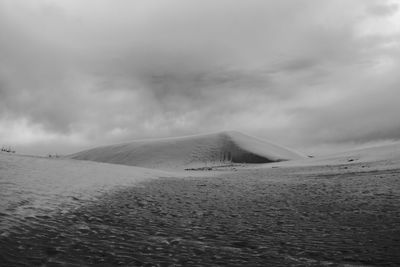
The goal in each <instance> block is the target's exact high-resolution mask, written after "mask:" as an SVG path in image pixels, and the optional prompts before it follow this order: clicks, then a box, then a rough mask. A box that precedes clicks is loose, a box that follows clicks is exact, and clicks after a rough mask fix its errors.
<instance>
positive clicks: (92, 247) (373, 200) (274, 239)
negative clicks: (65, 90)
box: [0, 163, 400, 266]
mask: <svg viewBox="0 0 400 267" xmlns="http://www.w3.org/2000/svg"><path fill="white" fill-rule="evenodd" d="M377 169H379V168H378V166H374V164H371V163H370V164H368V165H361V164H350V165H346V166H345V165H338V166H319V167H296V168H264V169H250V170H239V171H237V172H229V173H223V172H221V175H217V176H216V177H199V178H193V177H191V178H183V179H182V178H176V179H171V178H164V179H158V180H152V181H150V182H145V183H142V184H141V186H139V187H138V186H136V187H134V186H132V187H129V188H126V189H122V190H119V191H117V192H111V193H108V194H104V195H103V196H102V197H101V200H100V201H96V202H87V204H86V205H83V206H81V207H79V208H77V209H75V210H70V211H69V212H66V213H65V212H64V213H59V214H55V215H52V216H40V217H35V218H33V219H32V221H31V222H30V223H29V224H27V225H21V226H18V227H19V228H18V229H17V230H15V231H13V232H12V233H11V234H7V235H4V236H1V238H0V249H1V252H2V253H1V254H0V261H1V262H2V263H3V266H35V265H38V266H84V265H94V266H111V265H121V266H215V265H227V266H400V254H399V248H400V201H399V197H400V169H398V168H394V167H393V168H385V169H384V170H377ZM201 174H202V172H198V175H199V176H200V175H201Z"/></svg>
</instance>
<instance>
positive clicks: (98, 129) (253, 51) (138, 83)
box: [0, 0, 400, 154]
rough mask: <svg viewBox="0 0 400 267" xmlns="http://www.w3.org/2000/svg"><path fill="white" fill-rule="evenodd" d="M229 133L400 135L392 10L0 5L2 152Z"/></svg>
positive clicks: (308, 144) (395, 9) (100, 1)
mask: <svg viewBox="0 0 400 267" xmlns="http://www.w3.org/2000/svg"><path fill="white" fill-rule="evenodd" d="M224 129H233V130H239V131H242V132H245V133H248V134H251V135H255V136H258V137H260V138H266V139H268V140H270V141H273V142H276V143H279V144H283V145H286V146H289V147H292V148H295V149H298V150H301V151H305V152H306V153H325V152H326V151H327V150H329V149H333V150H335V149H336V150H337V149H349V148H353V147H354V146H359V145H365V144H376V143H381V142H383V143H385V142H390V141H391V140H398V139H400V2H399V1H384V0H376V1H373V0H370V1H369V0H330V1H328V0H327V1H321V0H304V1H303V0H287V1H286V0H276V1H267V0H259V1H258V0H243V1H241V0H237V1H232V0H130V1H128V0H65V1H61V0H58V1H56V0H35V1H31V0H26V1H24V0H0V145H3V144H4V145H11V146H13V147H15V148H16V149H17V151H18V152H22V153H34V154H35V153H37V154H46V153H59V154H65V153H70V152H75V151H79V150H81V149H84V148H88V147H92V146H97V145H102V144H112V143H119V142H124V141H129V140H133V139H138V138H153V137H168V136H178V135H188V134H197V133H204V132H214V131H219V130H224Z"/></svg>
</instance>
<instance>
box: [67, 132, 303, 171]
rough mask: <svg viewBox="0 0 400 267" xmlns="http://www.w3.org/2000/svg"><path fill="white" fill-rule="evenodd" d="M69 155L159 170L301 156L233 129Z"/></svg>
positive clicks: (260, 161)
mask: <svg viewBox="0 0 400 267" xmlns="http://www.w3.org/2000/svg"><path fill="white" fill-rule="evenodd" d="M69 157H70V158H73V159H79V160H91V161H99V162H107V163H115V164H124V165H132V166H140V167H146V168H159V169H184V168H188V167H200V166H207V165H209V166H210V165H221V164H227V163H268V162H277V161H284V160H293V159H301V158H303V156H302V155H300V154H299V153H296V152H294V151H291V150H289V149H287V148H284V147H281V146H278V145H275V144H273V143H270V142H267V141H264V140H261V139H258V138H255V137H251V136H248V135H245V134H242V133H240V132H236V131H224V132H219V133H212V134H204V135H194V136H185V137H176V138H165V139H149V140H140V141H134V142H130V143H124V144H118V145H111V146H104V147H97V148H94V149H90V150H86V151H82V152H79V153H76V154H73V155H70V156H69Z"/></svg>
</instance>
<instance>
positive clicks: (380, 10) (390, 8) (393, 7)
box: [368, 3, 399, 16]
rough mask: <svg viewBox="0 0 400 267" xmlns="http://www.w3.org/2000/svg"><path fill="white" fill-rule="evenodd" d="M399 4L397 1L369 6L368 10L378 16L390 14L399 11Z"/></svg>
mask: <svg viewBox="0 0 400 267" xmlns="http://www.w3.org/2000/svg"><path fill="white" fill-rule="evenodd" d="M398 8H399V5H398V4H396V3H390V4H383V5H382V4H378V5H373V6H370V7H369V8H368V11H369V12H370V13H371V14H373V15H376V16H390V15H393V14H394V13H396V12H397V11H398Z"/></svg>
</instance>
